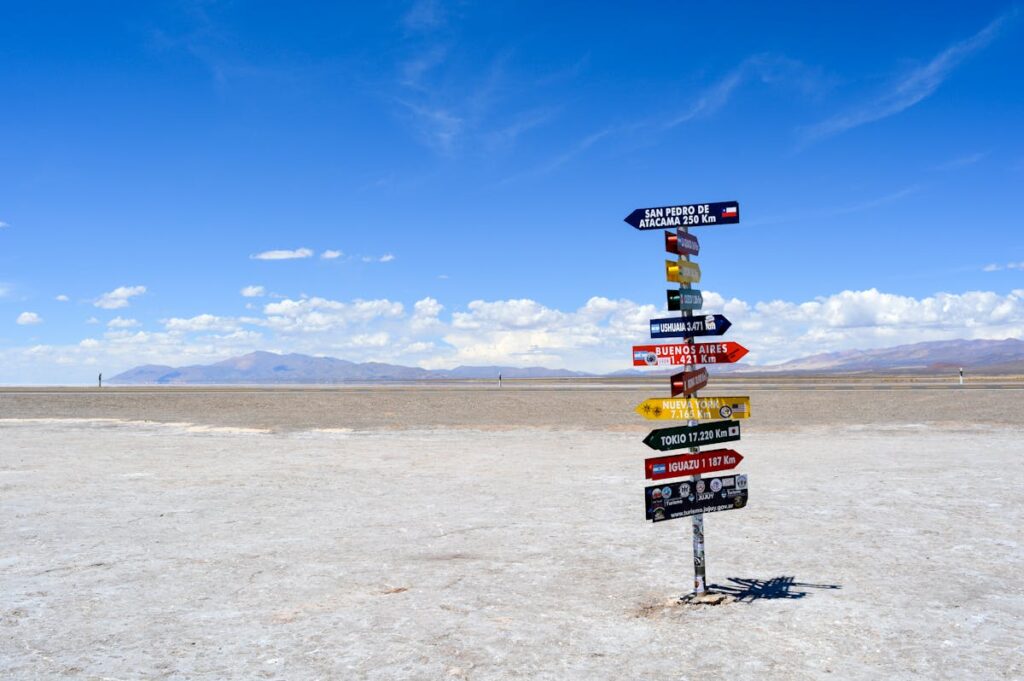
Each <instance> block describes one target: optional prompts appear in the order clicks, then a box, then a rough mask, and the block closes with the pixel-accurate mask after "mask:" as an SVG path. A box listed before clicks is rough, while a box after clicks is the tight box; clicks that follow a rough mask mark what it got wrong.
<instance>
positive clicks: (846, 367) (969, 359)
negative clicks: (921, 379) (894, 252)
mask: <svg viewBox="0 0 1024 681" xmlns="http://www.w3.org/2000/svg"><path fill="white" fill-rule="evenodd" d="M960 367H963V369H964V371H965V372H978V371H985V372H986V373H994V374H1003V373H1024V341H1021V340H1018V339H1016V338H1007V339H1006V340H1000V341H994V340H952V341H930V342H927V343H914V344H913V345H897V346H896V347H892V348H881V349H878V350H845V351H843V352H827V353H823V354H820V355H811V356H810V357H804V358H802V359H794V360H792V361H789V362H784V363H782V364H775V365H772V366H766V367H756V368H753V367H751V370H752V371H757V372H759V373H773V374H775V373H787V374H791V373H845V374H850V373H889V374H896V373H939V372H950V371H957V370H958V369H959V368H960Z"/></svg>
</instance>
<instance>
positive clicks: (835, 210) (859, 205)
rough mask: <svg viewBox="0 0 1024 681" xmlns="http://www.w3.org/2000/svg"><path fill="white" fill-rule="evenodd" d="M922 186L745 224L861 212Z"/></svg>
mask: <svg viewBox="0 0 1024 681" xmlns="http://www.w3.org/2000/svg"><path fill="white" fill-rule="evenodd" d="M920 189H921V188H920V186H918V185H912V186H910V187H904V188H903V189H900V190H898V191H894V192H891V193H889V194H884V195H882V196H876V197H874V198H870V199H864V200H862V201H857V202H854V203H846V204H842V205H837V206H828V207H822V208H819V209H814V208H811V209H809V210H804V211H801V212H799V213H788V214H785V215H775V216H771V215H768V216H765V217H763V218H754V219H752V220H747V221H745V222H744V224H745V225H746V226H747V227H754V226H764V225H777V224H782V223H786V222H804V221H806V220H821V219H823V218H830V217H837V216H839V215H849V214H850V213H860V212H863V211H868V210H872V209H874V208H879V207H881V206H885V205H888V204H891V203H896V202H897V201H900V200H902V199H905V198H906V197H908V196H910V195H912V194H915V193H916V192H918V191H920Z"/></svg>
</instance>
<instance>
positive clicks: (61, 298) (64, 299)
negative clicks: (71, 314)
mask: <svg viewBox="0 0 1024 681" xmlns="http://www.w3.org/2000/svg"><path fill="white" fill-rule="evenodd" d="M54 300H56V301H57V302H58V303H66V302H68V301H69V300H71V299H70V298H68V297H67V296H66V295H64V294H63V293H62V294H60V295H59V296H56V297H55V298H54Z"/></svg>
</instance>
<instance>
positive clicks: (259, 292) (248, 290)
mask: <svg viewBox="0 0 1024 681" xmlns="http://www.w3.org/2000/svg"><path fill="white" fill-rule="evenodd" d="M240 293H241V294H242V297H243V298H260V297H261V296H264V295H266V294H267V290H266V289H265V288H263V287H262V286H246V287H245V288H243V289H242V290H241V291H240Z"/></svg>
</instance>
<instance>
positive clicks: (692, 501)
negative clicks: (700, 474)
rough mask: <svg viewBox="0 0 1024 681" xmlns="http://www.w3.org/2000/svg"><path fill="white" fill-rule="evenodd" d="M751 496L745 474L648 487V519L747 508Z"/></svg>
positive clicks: (681, 516)
mask: <svg viewBox="0 0 1024 681" xmlns="http://www.w3.org/2000/svg"><path fill="white" fill-rule="evenodd" d="M748 496H749V492H748V490H747V476H745V475H723V476H721V477H718V478H704V479H702V480H697V481H696V482H673V483H669V484H667V485H654V486H652V487H645V488H644V501H645V502H646V503H645V506H646V510H647V519H648V520H653V521H654V522H659V521H662V520H671V519H672V518H685V517H686V516H691V515H697V514H698V513H714V512H715V511H731V510H732V509H734V508H743V507H744V506H746V505H747V498H748Z"/></svg>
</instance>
